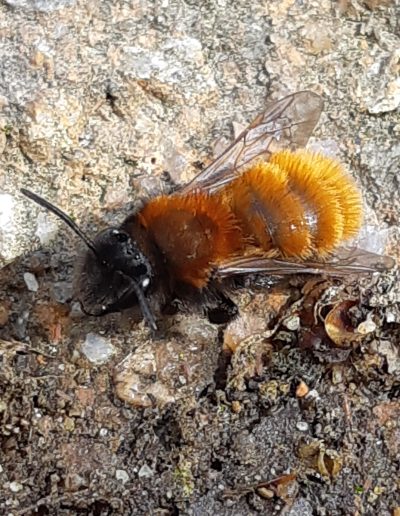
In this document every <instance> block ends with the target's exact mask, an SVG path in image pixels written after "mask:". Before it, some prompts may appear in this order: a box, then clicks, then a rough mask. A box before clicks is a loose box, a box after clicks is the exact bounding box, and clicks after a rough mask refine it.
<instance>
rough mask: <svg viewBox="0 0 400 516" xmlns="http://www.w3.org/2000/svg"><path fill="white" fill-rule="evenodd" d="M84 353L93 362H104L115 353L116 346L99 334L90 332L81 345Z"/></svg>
mask: <svg viewBox="0 0 400 516" xmlns="http://www.w3.org/2000/svg"><path fill="white" fill-rule="evenodd" d="M81 350H82V353H83V354H84V355H85V357H86V358H87V359H88V360H89V361H90V362H92V363H93V364H103V363H104V362H107V360H108V359H109V358H110V357H111V356H112V355H113V354H114V353H115V349H114V346H113V345H112V344H111V342H109V340H107V339H105V338H104V337H101V336H100V335H97V334H96V333H88V334H87V336H86V339H85V341H84V342H83V343H82V346H81Z"/></svg>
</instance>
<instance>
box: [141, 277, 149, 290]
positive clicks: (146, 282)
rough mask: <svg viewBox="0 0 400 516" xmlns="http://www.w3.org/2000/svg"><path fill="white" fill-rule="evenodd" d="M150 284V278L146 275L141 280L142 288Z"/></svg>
mask: <svg viewBox="0 0 400 516" xmlns="http://www.w3.org/2000/svg"><path fill="white" fill-rule="evenodd" d="M149 285H150V278H148V277H147V276H146V277H145V278H144V279H143V280H142V288H147V287H148V286H149Z"/></svg>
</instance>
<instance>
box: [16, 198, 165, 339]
mask: <svg viewBox="0 0 400 516" xmlns="http://www.w3.org/2000/svg"><path fill="white" fill-rule="evenodd" d="M21 192H22V193H23V194H24V195H26V196H27V197H29V198H30V199H32V200H33V201H35V202H37V203H38V204H40V205H41V206H43V207H44V208H47V209H48V210H50V211H52V212H53V213H55V214H56V215H57V216H58V217H60V218H61V219H62V220H63V221H64V222H65V223H66V224H68V225H69V226H70V228H72V229H73V231H74V232H75V233H76V234H77V235H78V236H79V237H80V238H81V239H82V240H83V241H84V242H85V244H86V246H87V247H88V250H87V251H86V253H85V255H84V257H83V260H82V263H81V266H80V269H79V271H78V275H77V281H76V287H75V290H76V291H77V294H78V298H79V301H80V303H81V307H82V310H83V311H84V312H85V313H87V314H88V315H104V314H107V313H111V312H118V311H120V310H122V309H124V308H129V307H132V306H134V305H137V304H139V306H140V309H141V311H142V313H143V316H144V318H145V319H146V321H147V322H148V324H149V325H150V327H151V328H152V329H153V330H156V329H157V326H156V323H155V320H154V317H153V315H152V313H151V310H150V307H149V305H148V303H147V299H146V295H145V293H146V292H147V291H148V290H149V289H150V288H151V285H152V281H153V271H152V267H151V265H150V262H149V260H148V259H147V258H146V256H145V255H144V254H143V253H142V252H141V250H140V249H139V248H138V246H137V244H136V242H135V241H134V240H132V239H131V238H130V236H129V234H128V233H127V232H126V231H123V230H122V229H118V228H108V229H105V230H104V231H101V232H100V233H99V234H98V235H97V236H96V237H95V239H94V240H93V241H92V240H90V239H89V238H88V237H87V236H86V235H85V234H84V233H83V232H82V231H81V230H80V229H79V228H78V226H77V225H76V224H75V223H74V222H73V221H72V220H71V219H70V217H68V216H67V215H66V214H65V213H64V212H62V211H61V210H60V209H59V208H57V207H56V206H53V205H52V204H50V203H49V202H48V201H46V200H44V199H42V198H41V197H39V196H38V195H36V194H34V193H32V192H30V191H29V190H25V189H22V190H21Z"/></svg>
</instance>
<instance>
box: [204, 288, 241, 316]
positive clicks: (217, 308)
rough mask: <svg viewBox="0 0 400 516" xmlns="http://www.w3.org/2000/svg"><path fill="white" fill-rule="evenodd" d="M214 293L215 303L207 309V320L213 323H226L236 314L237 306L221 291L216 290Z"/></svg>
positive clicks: (237, 311)
mask: <svg viewBox="0 0 400 516" xmlns="http://www.w3.org/2000/svg"><path fill="white" fill-rule="evenodd" d="M215 295H216V303H215V305H214V306H212V307H210V308H208V310H207V316H208V320H209V321H210V322H211V323H213V324H226V323H228V322H230V321H231V320H232V319H234V318H235V317H236V316H237V315H238V313H239V310H238V307H237V306H236V304H235V303H234V302H233V301H232V299H230V298H229V297H228V296H227V295H226V294H224V293H223V292H221V291H217V292H216V293H215Z"/></svg>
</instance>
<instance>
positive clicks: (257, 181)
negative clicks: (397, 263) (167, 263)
mask: <svg viewBox="0 0 400 516" xmlns="http://www.w3.org/2000/svg"><path fill="white" fill-rule="evenodd" d="M223 196H224V198H225V199H226V202H228V203H229V205H230V206H231V209H232V211H233V212H234V214H235V216H236V217H237V219H238V221H239V223H240V225H241V227H242V229H243V232H244V235H245V236H249V237H251V238H252V239H253V243H254V244H255V245H256V246H258V247H260V248H262V249H263V251H265V252H267V253H269V254H271V255H273V254H275V255H281V256H285V257H297V258H301V259H305V258H310V257H315V258H323V257H325V256H327V255H328V254H329V253H331V252H332V251H334V250H335V249H336V248H337V247H338V246H339V245H340V244H341V243H343V242H344V241H345V240H347V239H349V238H351V237H354V236H355V235H356V234H357V232H358V230H359V228H360V226H361V221H362V200H361V196H360V193H359V191H358V189H357V187H356V185H355V183H354V181H353V180H352V179H351V178H350V177H349V176H348V175H347V174H346V172H345V171H344V169H343V168H342V166H341V165H340V164H339V163H337V162H336V161H334V160H331V159H329V158H326V157H324V156H320V155H318V154H312V153H309V152H307V151H299V152H290V151H282V152H278V153H276V154H274V155H273V156H272V157H271V160H270V161H269V162H268V163H265V162H259V163H256V164H255V165H252V166H251V167H250V168H249V169H248V170H247V171H245V172H244V173H243V174H242V175H241V176H239V177H238V178H237V179H236V180H235V181H233V182H232V183H230V185H228V186H227V188H226V189H225V191H224V193H223Z"/></svg>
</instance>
